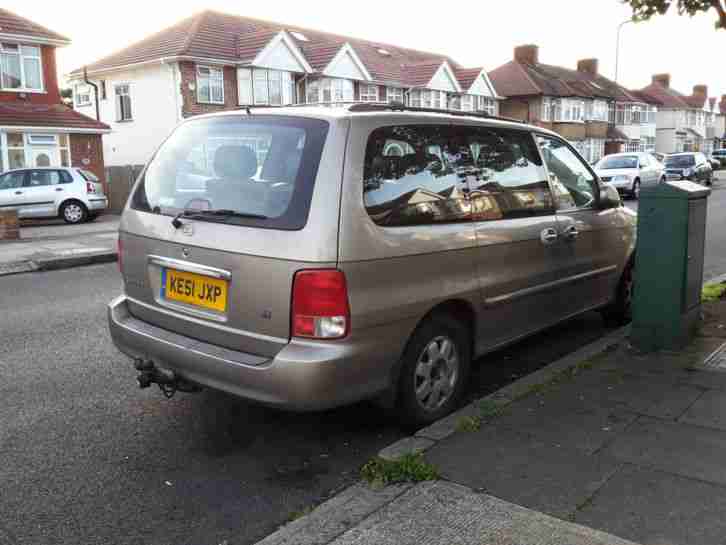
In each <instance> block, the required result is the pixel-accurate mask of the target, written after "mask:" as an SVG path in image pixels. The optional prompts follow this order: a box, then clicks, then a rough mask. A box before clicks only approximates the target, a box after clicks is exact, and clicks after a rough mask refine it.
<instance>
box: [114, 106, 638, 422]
mask: <svg viewBox="0 0 726 545" xmlns="http://www.w3.org/2000/svg"><path fill="white" fill-rule="evenodd" d="M200 173H203V174H204V176H205V183H204V184H203V185H202V186H199V184H198V183H196V182H195V183H194V184H191V183H189V180H188V178H189V176H194V177H195V178H194V179H195V180H198V177H199V176H200ZM192 187H197V189H196V192H195V190H193V189H190V188H192ZM180 188H183V190H182V189H180ZM634 247H635V216H634V213H633V212H631V211H629V210H627V209H626V208H624V207H623V206H622V204H621V202H620V198H619V196H618V194H617V192H616V191H615V190H614V189H613V188H612V187H609V186H607V185H601V184H600V182H599V181H598V179H597V176H596V175H595V173H594V172H593V171H592V170H591V169H590V167H589V166H588V164H587V163H586V162H585V161H584V160H583V159H582V158H581V157H580V156H579V155H578V154H577V152H576V151H575V150H574V149H573V148H572V147H570V146H569V145H568V144H567V143H566V142H565V141H564V140H562V139H561V138H560V137H559V136H557V135H556V134H554V133H552V132H549V131H547V130H544V129H541V128H538V127H533V126H528V125H524V124H521V123H517V122H509V121H504V120H499V119H496V118H488V117H484V116H476V115H473V114H466V115H465V114H457V115H455V114H452V113H444V112H433V111H430V110H421V109H413V108H411V109H402V107H401V106H395V107H394V106H391V107H386V106H374V105H357V106H351V107H349V108H325V107H296V108H277V109H272V108H270V109H265V108H259V109H257V108H256V109H252V110H251V111H250V112H249V113H245V112H243V111H242V112H225V113H221V114H212V115H206V116H199V117H195V118H191V119H189V120H187V121H185V122H183V123H182V124H181V125H180V126H179V127H178V128H177V129H176V130H175V131H174V132H173V133H172V135H171V136H170V137H169V138H168V139H167V141H166V142H164V144H163V145H162V146H161V147H160V149H159V150H158V151H157V153H156V154H155V155H154V157H153V159H152V160H151V162H150V163H149V164H148V165H147V167H146V169H145V171H144V172H143V173H142V175H141V176H140V178H139V180H138V182H137V184H136V187H135V189H134V190H133V193H132V195H131V197H130V199H129V202H128V204H127V206H126V209H125V210H124V212H123V216H122V219H121V226H120V237H119V257H120V266H121V272H122V275H123V278H124V282H125V293H124V294H123V295H121V296H120V297H118V298H117V299H115V300H114V301H112V302H111V304H110V306H109V323H110V330H111V334H112V337H113V340H114V342H115V343H116V345H117V346H118V347H119V348H120V349H121V350H122V351H123V352H125V353H126V354H127V355H128V356H130V357H131V358H133V360H134V361H135V367H136V368H137V369H138V370H139V372H140V374H139V376H138V380H139V382H140V384H141V386H142V387H144V386H149V385H151V384H152V383H155V382H156V383H159V385H160V386H161V387H162V388H163V389H164V390H165V391H166V392H167V393H171V392H173V391H174V390H175V389H181V390H194V389H195V388H197V387H198V386H206V387H210V388H215V389H219V390H224V391H226V392H230V393H232V394H235V395H238V396H241V397H244V398H247V399H251V400H256V401H258V402H261V403H265V404H269V405H273V406H278V407H285V408H291V409H295V410H314V409H323V408H327V407H332V406H336V405H341V404H345V403H350V402H354V401H356V400H361V399H366V398H376V399H377V400H379V401H380V402H381V403H383V404H385V405H389V406H392V405H395V406H397V407H398V408H399V410H400V414H401V415H402V416H403V417H404V418H405V419H406V420H408V421H410V422H412V423H416V424H424V423H427V422H431V421H433V420H435V419H437V418H440V417H441V416H443V415H444V414H446V413H448V412H449V411H451V410H452V409H453V408H454V407H455V406H456V404H457V402H458V401H459V400H460V398H461V396H462V393H463V392H464V389H465V387H466V381H467V376H468V373H469V368H470V365H471V362H472V360H473V359H474V358H476V357H478V356H481V355H482V354H485V353H486V352H488V351H491V350H494V349H496V348H498V347H501V346H503V345H506V344H508V343H512V342H515V341H516V340H518V339H521V338H522V337H523V336H525V335H529V334H532V333H534V332H537V331H540V330H542V329H544V328H547V327H549V326H552V325H553V324H556V323H558V322H560V321H562V320H566V319H567V318H569V317H571V316H574V315H577V314H579V313H582V312H584V311H587V310H590V309H601V310H602V311H603V313H604V314H605V316H606V318H607V319H609V320H613V321H623V320H626V319H627V316H628V313H629V307H630V295H631V293H632V263H633V261H632V259H633V252H634Z"/></svg>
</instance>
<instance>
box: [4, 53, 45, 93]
mask: <svg viewBox="0 0 726 545" xmlns="http://www.w3.org/2000/svg"><path fill="white" fill-rule="evenodd" d="M0 87H2V88H3V89H13V90H18V91H42V90H43V68H42V62H41V60H40V47H38V46H35V45H21V44H13V43H0Z"/></svg>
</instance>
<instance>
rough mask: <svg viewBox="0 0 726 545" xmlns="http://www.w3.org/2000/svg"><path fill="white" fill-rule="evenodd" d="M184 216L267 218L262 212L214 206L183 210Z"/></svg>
mask: <svg viewBox="0 0 726 545" xmlns="http://www.w3.org/2000/svg"><path fill="white" fill-rule="evenodd" d="M183 214H184V217H187V218H193V217H204V216H211V217H229V218H250V219H255V220H266V219H269V218H268V217H267V216H265V215H263V214H253V213H251V212H238V211H237V210H230V209H227V208H215V209H213V210H184V212H183Z"/></svg>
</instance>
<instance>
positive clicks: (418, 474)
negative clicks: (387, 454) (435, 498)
mask: <svg viewBox="0 0 726 545" xmlns="http://www.w3.org/2000/svg"><path fill="white" fill-rule="evenodd" d="M360 474H361V477H362V478H363V479H364V480H365V481H367V482H368V483H369V484H372V485H374V486H386V485H388V484H392V483H403V482H414V483H417V482H420V481H433V480H436V479H438V478H439V470H438V469H437V468H436V466H434V465H432V464H429V463H428V462H426V461H425V460H424V459H423V455H422V454H405V455H403V456H401V457H400V458H399V459H398V460H384V459H383V458H379V457H376V458H373V459H372V460H371V461H370V462H368V463H367V464H366V465H364V466H363V468H362V469H361V471H360Z"/></svg>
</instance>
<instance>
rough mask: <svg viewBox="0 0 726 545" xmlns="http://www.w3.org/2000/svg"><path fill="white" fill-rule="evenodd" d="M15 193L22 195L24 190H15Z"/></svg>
mask: <svg viewBox="0 0 726 545" xmlns="http://www.w3.org/2000/svg"><path fill="white" fill-rule="evenodd" d="M15 194H16V195H22V194H23V192H22V191H16V192H15Z"/></svg>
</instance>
